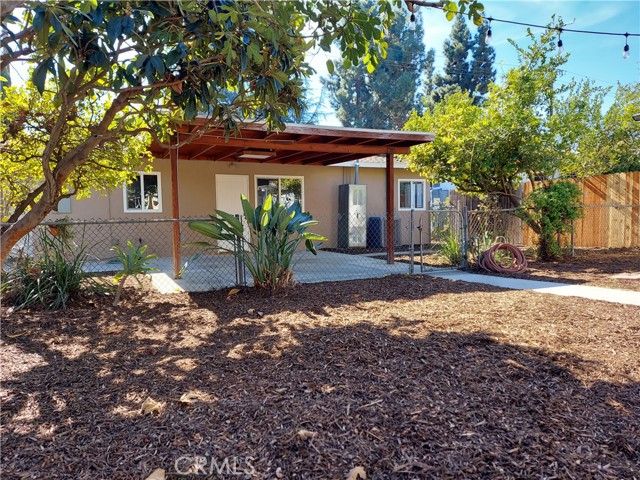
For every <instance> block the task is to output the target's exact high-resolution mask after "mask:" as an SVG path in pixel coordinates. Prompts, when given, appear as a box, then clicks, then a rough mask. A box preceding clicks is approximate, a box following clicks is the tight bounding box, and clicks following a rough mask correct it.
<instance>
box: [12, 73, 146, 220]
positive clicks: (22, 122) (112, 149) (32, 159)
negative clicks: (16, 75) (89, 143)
mask: <svg viewBox="0 0 640 480" xmlns="http://www.w3.org/2000/svg"><path fill="white" fill-rule="evenodd" d="M3 93H4V96H3V98H2V99H0V110H2V112H3V122H0V192H2V204H1V205H0V216H1V217H2V221H3V222H6V223H7V224H12V223H14V222H16V221H18V219H19V218H20V217H21V216H22V215H24V213H25V212H27V211H28V210H29V209H30V208H31V207H32V206H33V205H34V204H35V202H36V201H37V197H38V195H40V194H41V193H42V191H43V190H44V188H45V183H44V182H43V181H42V179H43V178H45V173H44V166H43V164H42V161H41V159H42V157H43V153H44V150H45V148H46V146H47V143H48V141H49V136H50V134H51V130H52V127H53V126H54V125H55V121H56V117H57V115H58V107H57V106H56V104H55V100H54V94H53V92H52V91H51V90H50V89H47V90H45V91H44V92H43V93H42V95H40V93H39V92H38V91H37V90H36V87H35V86H34V85H33V83H31V82H28V83H27V84H26V85H24V86H22V87H17V86H15V87H8V88H5V89H4V91H3ZM102 96H104V95H102ZM102 100H103V99H101V98H100V97H97V96H93V95H92V96H87V97H86V98H84V99H83V100H82V101H80V102H77V103H76V104H75V105H74V107H75V108H74V109H73V110H71V111H70V112H69V113H68V115H67V118H66V122H65V123H64V124H63V125H62V127H61V132H60V137H59V138H60V140H59V142H58V144H57V145H56V146H55V148H53V149H52V152H51V154H50V156H49V165H48V168H49V169H50V170H55V168H56V166H57V165H58V163H59V162H60V161H61V160H62V159H63V158H64V157H65V156H66V155H68V154H69V152H70V151H72V150H73V149H74V148H76V147H77V146H78V145H79V144H80V143H82V142H83V141H84V139H86V138H87V137H88V136H90V135H91V128H92V126H93V125H94V124H95V121H96V119H97V118H101V117H102V116H103V115H104V113H105V108H106V107H105V104H104V102H103V101H102ZM127 113H128V110H124V111H123V112H122V115H121V116H123V115H126V114H127ZM121 116H119V117H118V118H117V119H116V120H114V123H115V122H117V121H118V120H119V119H120V118H121ZM148 143H149V136H148V135H145V134H140V135H136V136H126V135H125V136H122V137H120V138H118V139H117V140H114V141H112V142H109V143H105V144H104V145H98V146H97V147H96V148H95V149H94V150H93V151H92V152H91V153H90V154H89V155H88V157H87V162H86V163H85V164H83V165H80V166H79V167H78V168H76V169H75V170H74V171H73V172H72V173H71V174H70V175H69V176H68V177H67V181H66V182H65V183H64V185H62V187H61V190H60V192H59V193H58V195H57V197H58V199H61V198H66V197H71V196H76V197H77V198H84V197H88V196H90V195H91V190H110V189H112V188H113V187H115V186H117V185H122V183H124V182H125V181H127V180H129V178H130V177H131V174H132V173H133V172H135V171H137V170H142V169H144V168H145V167H147V166H148V163H147V162H148V161H150V160H151V158H150V157H149V155H148V153H147V145H148Z"/></svg>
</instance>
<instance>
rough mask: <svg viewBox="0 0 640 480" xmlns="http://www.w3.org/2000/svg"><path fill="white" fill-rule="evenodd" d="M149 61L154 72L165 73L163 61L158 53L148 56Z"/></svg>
mask: <svg viewBox="0 0 640 480" xmlns="http://www.w3.org/2000/svg"><path fill="white" fill-rule="evenodd" d="M149 61H150V62H151V65H152V66H153V68H154V70H155V71H156V73H158V74H159V75H164V74H165V68H164V61H163V60H162V57H160V56H159V55H154V56H153V57H150V58H149Z"/></svg>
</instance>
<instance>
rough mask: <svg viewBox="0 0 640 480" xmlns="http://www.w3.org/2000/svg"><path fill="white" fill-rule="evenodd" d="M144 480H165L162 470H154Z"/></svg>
mask: <svg viewBox="0 0 640 480" xmlns="http://www.w3.org/2000/svg"><path fill="white" fill-rule="evenodd" d="M145 480H165V472H164V469H163V468H156V469H155V470H154V471H153V472H151V475H149V476H148V477H147V478H146V479H145Z"/></svg>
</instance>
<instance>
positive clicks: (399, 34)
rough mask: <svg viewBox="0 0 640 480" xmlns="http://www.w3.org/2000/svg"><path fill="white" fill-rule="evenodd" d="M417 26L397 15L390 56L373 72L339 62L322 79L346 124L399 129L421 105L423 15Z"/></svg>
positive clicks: (390, 34) (339, 115)
mask: <svg viewBox="0 0 640 480" xmlns="http://www.w3.org/2000/svg"><path fill="white" fill-rule="evenodd" d="M417 17H418V18H417V21H416V25H415V27H416V28H415V30H411V29H409V28H407V27H408V25H407V23H408V21H407V18H406V15H398V16H397V17H396V18H395V20H394V24H393V25H392V26H391V30H390V32H389V35H388V37H387V38H385V40H386V41H387V42H388V44H389V46H388V48H387V58H385V59H383V60H382V61H381V62H380V64H379V65H378V67H377V68H376V69H375V70H374V71H373V72H371V73H369V72H367V70H366V68H365V66H364V65H362V64H360V65H357V66H355V67H354V66H349V68H345V65H344V64H343V63H341V64H338V65H337V66H336V70H335V73H334V74H333V75H332V76H331V77H329V78H325V79H323V83H324V85H325V86H326V87H327V92H328V96H329V102H330V104H331V106H332V107H333V108H334V109H335V110H336V116H337V117H338V120H340V122H341V123H342V124H343V125H344V126H346V127H360V128H379V129H398V128H401V127H402V126H403V125H404V124H405V122H406V121H407V119H408V118H409V114H410V112H411V111H412V110H414V109H418V110H419V109H420V105H421V102H420V101H419V98H418V97H419V96H418V88H419V86H420V76H421V74H422V71H423V68H424V64H425V59H426V56H425V53H424V51H425V48H424V44H423V40H422V38H423V28H422V19H421V16H420V15H418V16H417Z"/></svg>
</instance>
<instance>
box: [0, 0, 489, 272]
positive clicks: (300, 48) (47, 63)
mask: <svg viewBox="0 0 640 480" xmlns="http://www.w3.org/2000/svg"><path fill="white" fill-rule="evenodd" d="M399 4H400V2H399V0H379V1H377V2H376V3H375V4H374V5H373V6H372V7H370V8H365V7H364V6H363V5H362V4H361V3H359V2H348V3H347V2H335V1H332V0H324V1H321V2H316V1H310V0H309V1H300V2H259V1H256V2H234V1H231V0H175V1H166V2H157V1H144V0H137V1H134V0H132V1H131V2H119V1H106V0H105V1H98V0H80V1H78V2H39V1H35V0H24V1H15V0H5V1H4V2H3V10H2V11H1V12H0V22H1V24H2V25H1V26H2V31H3V34H2V38H0V44H1V46H2V49H3V50H2V54H1V55H0V71H5V69H6V67H7V66H9V65H10V64H12V63H14V62H21V63H23V64H26V65H27V66H30V67H32V68H33V76H32V80H33V83H34V85H35V86H36V88H37V90H38V91H39V92H40V93H41V94H43V93H44V92H45V86H46V85H47V79H48V78H49V79H51V80H52V84H51V85H52V87H51V93H52V95H53V101H54V103H55V105H56V106H57V108H58V112H57V115H55V116H54V118H53V119H52V122H51V131H50V132H49V136H48V140H47V143H46V145H45V146H44V149H43V151H42V156H41V158H40V161H41V164H42V169H43V175H44V177H43V178H44V179H43V181H42V182H41V183H39V185H38V186H37V187H35V188H34V190H33V192H36V191H37V190H40V192H39V193H38V194H36V195H35V198H34V202H32V203H31V206H30V208H29V209H28V211H26V212H25V214H24V215H23V216H22V217H21V218H20V219H19V220H18V221H17V222H15V223H14V224H13V225H12V226H10V227H9V228H7V229H6V230H5V231H4V232H2V235H1V237H0V263H4V260H5V259H6V258H7V255H8V253H9V252H10V250H11V248H12V247H13V245H15V243H16V242H17V241H18V240H19V239H20V238H21V237H22V236H24V235H25V234H26V233H28V232H29V231H31V230H32V229H33V228H35V226H36V225H37V224H38V223H39V222H41V221H42V220H43V219H44V218H45V217H46V215H47V214H48V213H50V212H51V211H52V209H53V208H54V207H55V206H56V205H57V202H58V200H59V198H60V195H61V194H62V192H63V188H64V185H66V184H67V182H68V179H69V177H70V176H71V175H72V174H73V172H74V171H76V170H77V169H78V168H80V167H82V166H85V165H87V164H88V163H89V161H90V160H89V159H90V156H91V154H92V152H93V151H94V150H95V149H96V148H98V147H99V146H107V145H109V144H110V143H113V142H118V141H121V139H122V137H123V136H129V137H135V136H137V135H139V134H141V133H147V134H149V135H151V136H152V137H153V138H154V139H155V140H156V141H159V142H161V143H164V144H165V145H167V140H168V138H169V137H170V135H171V132H172V126H173V127H175V125H176V123H177V122H179V121H182V120H192V119H194V118H195V117H196V115H197V114H198V113H199V112H202V113H203V114H204V117H205V121H204V122H202V125H201V126H200V128H201V130H200V131H204V130H205V129H206V128H208V127H209V126H211V125H212V124H222V125H224V126H225V128H226V130H227V132H229V134H231V133H232V132H233V131H234V129H236V128H237V126H238V125H239V124H240V123H241V122H243V121H254V120H259V119H262V120H264V121H266V123H267V125H268V126H269V127H271V128H281V127H282V126H283V124H282V121H281V120H282V118H283V117H284V116H286V115H287V113H288V112H289V110H290V109H291V108H293V109H294V111H296V112H297V111H298V110H299V108H300V104H299V99H300V97H301V95H302V92H303V84H304V82H303V79H304V78H305V77H308V76H309V74H310V73H311V67H310V66H309V65H308V64H307V63H306V62H305V52H307V51H308V50H309V49H311V48H313V47H315V46H316V45H319V46H320V47H321V48H323V49H324V50H330V48H331V45H332V43H333V42H334V41H338V42H339V43H340V47H341V50H342V55H343V58H345V59H349V61H350V62H351V63H352V64H357V63H358V62H359V59H361V58H363V57H364V61H365V63H366V64H370V65H372V66H373V67H375V66H376V65H377V64H378V59H379V58H381V57H382V56H383V54H384V53H385V47H386V44H385V42H384V41H383V40H382V39H383V37H384V33H385V31H386V30H387V29H388V27H389V25H390V22H391V20H392V18H393V17H394V10H393V6H394V5H395V6H399ZM446 7H447V9H449V10H450V9H452V8H454V7H455V8H456V9H458V8H460V9H463V7H464V9H465V11H466V13H467V14H468V15H469V16H473V17H474V18H475V19H477V18H479V12H481V9H482V7H481V5H480V4H479V3H477V2H476V1H475V0H474V1H471V2H468V1H467V0H458V2H448V3H447V6H446ZM93 97H99V98H102V99H103V102H104V104H103V105H104V111H103V114H102V116H101V117H100V118H96V119H95V123H94V125H92V126H91V128H90V129H89V135H87V136H86V137H85V138H84V139H81V140H80V141H78V143H77V145H76V147H75V148H73V149H71V150H69V151H68V152H67V153H66V154H65V155H64V156H63V157H62V158H60V159H59V160H58V161H57V162H52V158H53V157H52V155H53V153H54V151H55V149H56V147H57V146H58V145H59V144H60V141H61V139H62V136H63V131H64V126H65V124H66V122H67V120H68V118H69V116H70V115H73V112H74V110H75V109H77V106H78V104H80V103H81V102H83V101H85V99H87V98H93ZM196 133H197V132H196ZM167 146H169V145H167ZM178 147H179V145H175V144H174V145H171V148H178ZM33 192H32V193H33Z"/></svg>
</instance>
